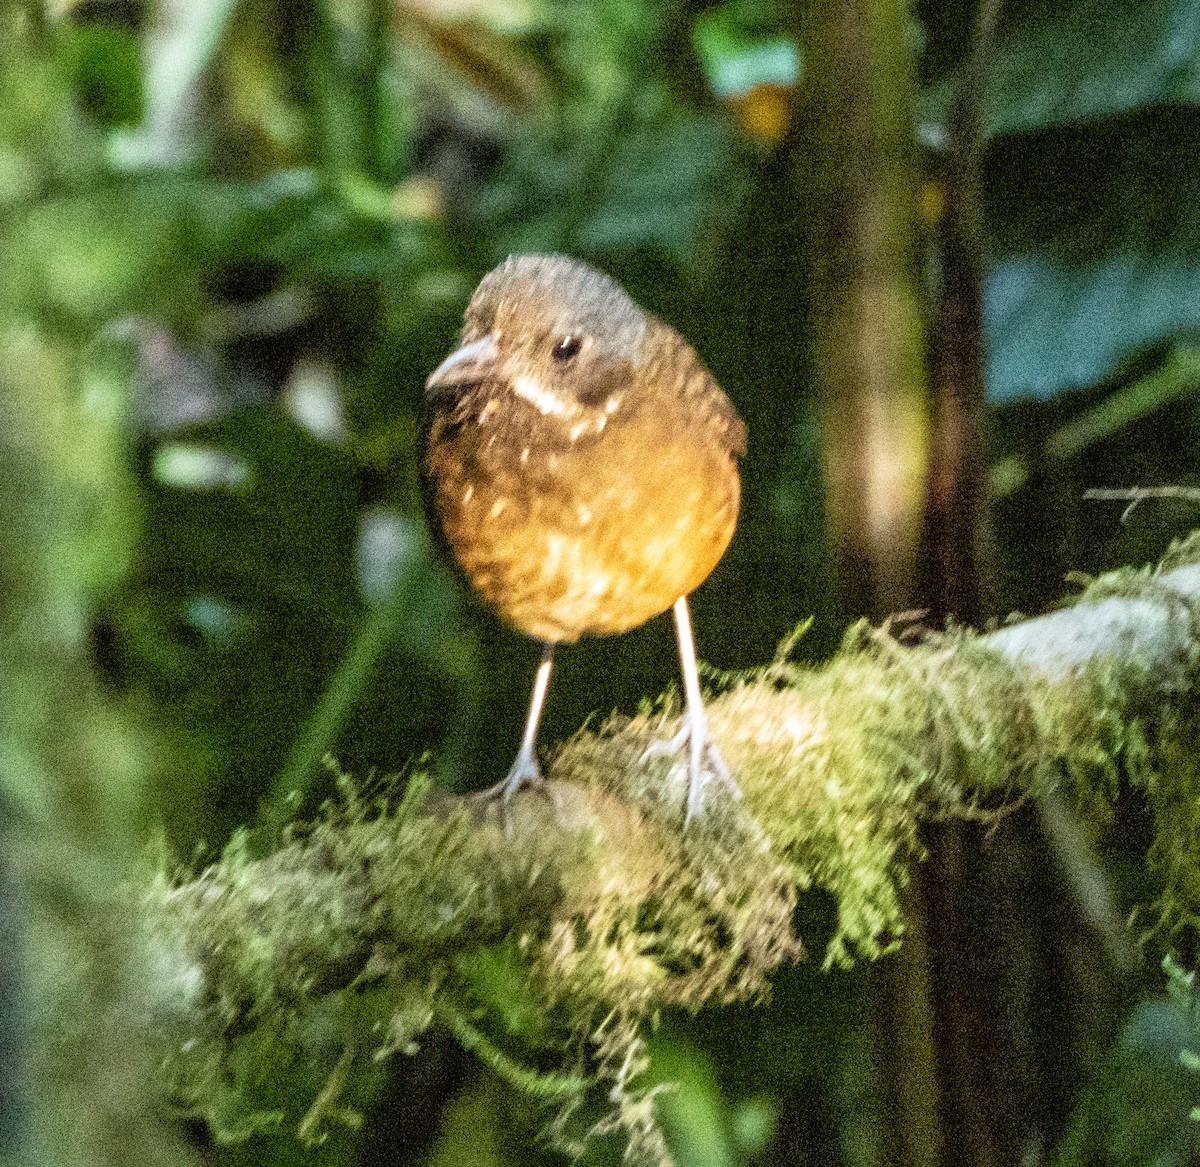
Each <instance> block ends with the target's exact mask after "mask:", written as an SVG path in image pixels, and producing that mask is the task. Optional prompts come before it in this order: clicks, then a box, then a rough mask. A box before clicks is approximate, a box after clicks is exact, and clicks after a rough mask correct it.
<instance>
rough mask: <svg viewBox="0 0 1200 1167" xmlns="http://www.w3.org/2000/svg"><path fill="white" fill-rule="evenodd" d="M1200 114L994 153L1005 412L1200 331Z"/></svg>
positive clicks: (995, 350)
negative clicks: (1198, 158) (1199, 155)
mask: <svg viewBox="0 0 1200 1167" xmlns="http://www.w3.org/2000/svg"><path fill="white" fill-rule="evenodd" d="M1198 148H1200V112H1193V111H1186V112H1185V111H1179V110H1176V111H1173V112H1172V113H1170V114H1167V113H1166V112H1165V111H1164V112H1155V113H1147V114H1143V115H1141V116H1138V117H1130V118H1123V119H1120V120H1114V121H1111V122H1107V123H1105V124H1104V125H1102V126H1093V127H1089V128H1087V129H1076V130H1066V131H1057V132H1047V133H1044V134H1038V135H1023V136H1021V137H1020V138H1015V139H1009V140H1007V141H1005V142H1003V143H998V144H997V145H996V146H995V147H994V148H993V149H992V151H991V152H990V154H989V159H988V165H987V174H986V183H987V190H988V193H989V199H988V201H989V203H990V206H989V207H988V210H989V219H990V226H991V231H992V249H991V262H990V265H989V273H988V277H987V281H986V286H985V299H984V313H985V328H986V346H987V361H988V377H989V395H990V397H991V399H992V400H993V401H996V402H1008V401H1016V400H1021V399H1024V398H1029V397H1039V398H1050V397H1054V396H1056V395H1057V394H1059V393H1063V392H1066V391H1067V390H1070V389H1073V388H1078V387H1084V386H1090V385H1094V384H1097V383H1098V382H1101V381H1104V380H1106V379H1108V378H1110V377H1112V376H1114V375H1115V374H1116V373H1118V372H1119V370H1120V368H1121V367H1122V365H1123V364H1124V363H1125V362H1127V361H1129V360H1130V359H1131V358H1132V357H1134V356H1136V355H1137V354H1138V353H1139V352H1140V351H1142V350H1144V349H1146V348H1148V347H1151V346H1155V345H1159V344H1164V343H1167V342H1170V341H1172V340H1174V339H1177V338H1178V337H1180V336H1181V334H1187V333H1189V332H1191V331H1192V330H1194V329H1196V328H1198V327H1200V188H1197V186H1196V184H1195V182H1194V181H1193V178H1192V175H1193V174H1194V160H1195V154H1196V150H1197V149H1198Z"/></svg>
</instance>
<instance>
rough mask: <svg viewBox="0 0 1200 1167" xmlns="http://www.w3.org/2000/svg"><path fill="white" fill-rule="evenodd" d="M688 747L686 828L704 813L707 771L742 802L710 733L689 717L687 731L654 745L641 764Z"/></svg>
mask: <svg viewBox="0 0 1200 1167" xmlns="http://www.w3.org/2000/svg"><path fill="white" fill-rule="evenodd" d="M685 746H687V747H688V796H687V810H686V812H685V813H684V818H683V825H684V826H685V827H686V826H687V825H688V823H690V822H691V821H692V819H694V818H695V817H696V815H698V814H699V813H700V806H701V802H702V801H703V797H704V788H705V786H706V785H707V784H708V783H707V781H706V780H705V775H704V770H705V769H706V768H707V770H708V771H709V777H710V778H715V779H716V780H717V781H718V782H719V783H720V784H721V785H723V786H724V787H725V788H726V789H727V790H728V791H729V793H730V795H732V797H733V798H735V799H738V798H741V797H742V792H741V790H739V789H738V785H737V783H736V782H734V780H733V778H732V777H731V775H730V773H729V767H728V766H726V765H725V759H724V758H722V757H721V753H720V751H719V750H718V749H717V747H716V746H715V745H714V744H713V741H712V739H711V738H710V737H709V736H708V732H707V729H706V728H705V727H703V726H701V727H699V728H698V727H697V726H696V725H695V723H694V722H693V721H692V720H691V719H690V718H688V717H685V718H684V722H683V728H682V729H680V731H679V732H678V733H677V734H676V735H675V736H674V737H673V738H670V739H668V740H667V741H654V742H651V743H650V744H649V745H648V746H647V747H646V748H645V750H643V751H642V755H641V757H640V759H639V761H642V762H645V761H647V760H649V759H650V758H660V757H663V756H664V755H673V754H678V753H681V752H682V751H683V748H684V747H685Z"/></svg>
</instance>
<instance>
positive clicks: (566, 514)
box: [425, 416, 739, 642]
mask: <svg viewBox="0 0 1200 1167" xmlns="http://www.w3.org/2000/svg"><path fill="white" fill-rule="evenodd" d="M515 436H516V438H517V439H518V440H516V441H514V435H513V434H512V433H507V432H505V431H504V430H503V429H502V428H499V427H493V430H492V432H489V431H488V427H487V426H486V425H485V426H477V425H475V424H474V423H473V421H471V422H468V423H467V424H465V425H457V426H450V425H448V424H445V423H441V422H439V421H438V420H437V419H435V421H434V423H433V430H432V432H431V435H430V444H429V447H428V453H427V461H426V467H425V469H426V473H427V475H428V477H429V480H430V486H431V487H432V498H431V502H432V504H433V507H432V509H433V510H434V511H435V513H436V519H437V521H438V522H439V523H440V526H441V530H442V533H443V535H444V537H445V540H446V542H447V544H448V545H449V547H450V549H451V551H452V552H453V554H454V556H455V558H456V559H457V560H458V563H459V565H460V566H461V567H462V569H463V570H464V572H465V573H466V575H467V576H468V578H469V579H470V581H471V583H472V584H473V585H474V587H475V588H476V589H477V590H478V591H479V593H480V594H481V595H482V596H483V598H484V600H485V601H486V602H487V603H488V604H489V605H490V606H491V607H492V608H493V609H495V611H496V612H497V613H499V615H501V616H502V617H503V618H504V619H506V620H508V621H509V622H510V623H511V624H513V625H515V626H516V627H517V628H519V629H521V630H522V631H523V632H526V633H527V634H529V635H530V636H533V637H536V638H538V639H540V640H546V641H551V642H558V641H570V640H575V639H577V638H578V637H580V636H596V635H605V634H611V633H618V632H625V631H627V630H628V629H630V628H635V627H637V626H638V625H639V624H643V623H644V622H645V621H647V620H649V619H650V618H651V617H652V616H656V615H658V614H659V613H660V612H663V611H665V610H666V609H667V608H669V607H670V606H671V605H672V604H674V602H675V601H676V600H677V599H679V597H680V596H682V595H685V594H687V593H688V592H690V591H692V589H694V588H695V587H696V586H697V585H698V584H700V583H701V582H702V581H703V580H704V579H705V578H706V577H707V576H708V574H709V572H711V571H712V569H713V568H714V567H715V566H716V564H717V561H718V560H719V559H720V558H721V556H722V554H723V553H724V551H725V548H726V547H727V546H728V545H729V541H730V539H731V538H732V536H733V531H734V527H735V525H736V522H737V511H738V500H739V482H738V475H737V467H736V464H735V461H734V459H733V457H732V456H731V454H730V453H729V452H728V450H726V449H724V448H723V447H722V446H721V445H720V444H719V443H714V442H713V441H711V440H709V439H708V434H707V432H706V430H705V429H704V427H702V426H700V425H694V426H692V427H691V428H689V427H688V425H687V424H679V418H678V417H656V416H643V417H641V418H639V419H638V421H637V423H636V424H629V425H625V426H613V427H611V428H610V429H609V430H607V431H606V432H605V433H603V434H602V435H601V436H599V437H598V438H596V439H594V440H591V441H586V440H585V441H580V442H578V443H574V444H571V445H569V446H563V445H562V444H561V443H560V444H558V445H557V446H556V445H554V444H552V443H551V444H548V445H539V443H537V442H536V441H530V442H529V443H528V444H522V443H521V442H520V441H519V437H520V435H519V434H518V435H515Z"/></svg>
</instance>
